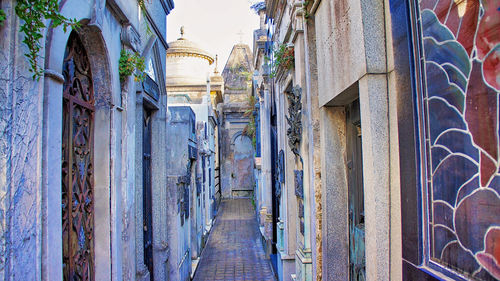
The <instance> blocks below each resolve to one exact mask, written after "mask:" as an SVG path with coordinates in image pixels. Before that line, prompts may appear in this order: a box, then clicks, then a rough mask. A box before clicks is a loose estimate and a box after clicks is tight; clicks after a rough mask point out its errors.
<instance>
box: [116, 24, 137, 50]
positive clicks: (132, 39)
mask: <svg viewBox="0 0 500 281" xmlns="http://www.w3.org/2000/svg"><path fill="white" fill-rule="evenodd" d="M120 39H121V41H122V43H123V44H124V45H125V46H128V47H130V48H131V49H132V50H134V51H135V52H138V51H139V50H140V48H141V36H140V35H139V32H137V30H136V29H135V28H134V27H133V26H132V25H131V24H126V25H125V26H123V27H122V31H121V34H120Z"/></svg>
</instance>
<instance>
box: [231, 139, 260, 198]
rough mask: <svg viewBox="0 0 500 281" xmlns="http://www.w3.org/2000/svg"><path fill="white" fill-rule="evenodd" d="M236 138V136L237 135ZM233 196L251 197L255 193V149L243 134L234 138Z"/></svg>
mask: <svg viewBox="0 0 500 281" xmlns="http://www.w3.org/2000/svg"><path fill="white" fill-rule="evenodd" d="M235 136H236V135H235ZM233 149H234V150H233V153H234V160H233V173H232V184H231V186H232V195H233V196H234V197H251V196H252V194H253V191H254V184H255V183H254V182H255V181H254V175H253V168H254V151H255V150H254V147H253V144H252V140H251V139H250V138H249V137H248V136H246V135H243V134H239V135H237V136H236V137H234V145H233Z"/></svg>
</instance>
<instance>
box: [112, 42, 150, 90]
mask: <svg viewBox="0 0 500 281" xmlns="http://www.w3.org/2000/svg"><path fill="white" fill-rule="evenodd" d="M145 69H146V64H145V63H144V58H143V57H141V55H139V53H137V52H134V53H132V52H128V51H126V50H124V49H122V50H121V52H120V60H119V61H118V72H119V74H120V81H122V82H123V81H125V79H126V78H127V77H128V76H130V75H132V74H134V80H135V81H136V82H138V81H143V80H144V78H145V77H146V74H145V73H144V70H145ZM136 70H137V71H136Z"/></svg>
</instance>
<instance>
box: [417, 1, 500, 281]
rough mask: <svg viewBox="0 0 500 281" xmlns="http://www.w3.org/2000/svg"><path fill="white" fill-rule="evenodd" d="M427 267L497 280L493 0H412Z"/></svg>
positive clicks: (498, 7)
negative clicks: (418, 49)
mask: <svg viewBox="0 0 500 281" xmlns="http://www.w3.org/2000/svg"><path fill="white" fill-rule="evenodd" d="M419 8H420V19H421V24H422V25H421V28H422V34H423V38H422V40H423V41H422V43H423V44H422V45H423V53H424V60H423V64H424V71H425V72H424V82H425V90H426V91H425V94H424V99H423V100H424V108H425V124H426V142H427V145H426V147H427V156H428V161H429V164H430V165H429V168H428V169H429V170H428V171H427V174H428V177H429V178H428V180H429V186H428V192H427V194H426V195H427V197H428V201H427V202H429V206H428V214H429V222H428V226H429V227H428V229H429V234H430V236H429V238H430V239H429V253H428V254H429V257H430V260H431V262H433V263H435V264H438V265H440V266H442V267H445V268H447V269H451V271H453V272H455V273H459V274H461V275H464V276H466V277H467V278H470V279H474V280H497V279H500V171H499V167H500V165H499V163H500V159H499V116H500V115H499V94H500V0H487V1H484V0H483V1H479V0H474V1H473V0H421V1H419Z"/></svg>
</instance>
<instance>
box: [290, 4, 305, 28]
mask: <svg viewBox="0 0 500 281" xmlns="http://www.w3.org/2000/svg"><path fill="white" fill-rule="evenodd" d="M304 5H305V2H304V1H297V0H296V1H295V2H294V3H293V8H292V28H293V30H294V32H295V33H299V32H304V15H305V11H306V8H305V7H304Z"/></svg>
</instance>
